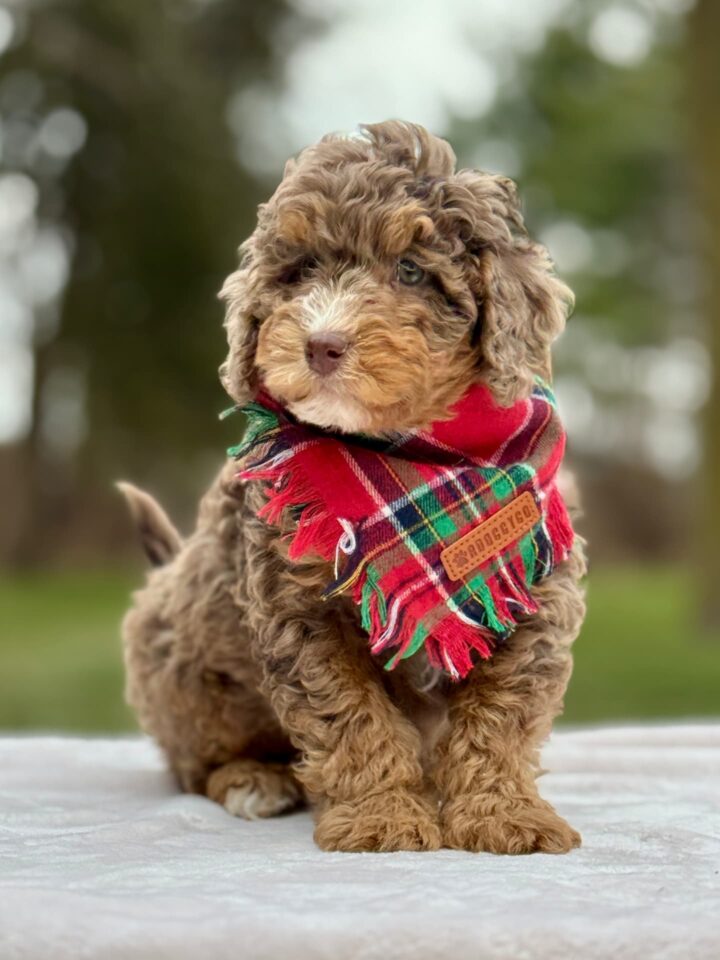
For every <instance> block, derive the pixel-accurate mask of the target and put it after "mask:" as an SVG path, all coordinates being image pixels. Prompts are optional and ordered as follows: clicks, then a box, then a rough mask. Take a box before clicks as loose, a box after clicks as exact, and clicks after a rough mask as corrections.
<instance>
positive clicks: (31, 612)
mask: <svg viewBox="0 0 720 960" xmlns="http://www.w3.org/2000/svg"><path fill="white" fill-rule="evenodd" d="M140 579H141V578H140V575H128V574H126V573H114V572H112V571H103V572H95V573H67V574H57V575H53V576H49V575H45V576H42V577H23V578H13V579H5V580H0V729H4V730H9V729H18V730H21V729H24V730H30V729H34V730H75V731H98V732H99V731H120V730H132V729H134V722H133V719H132V716H131V715H130V713H129V711H128V710H127V709H126V708H125V706H124V705H123V698H122V686H123V678H122V667H121V656H120V641H119V631H118V625H119V622H120V618H121V616H122V613H123V611H124V609H125V608H126V606H127V603H128V596H129V593H130V590H131V589H132V588H133V587H134V586H137V585H139V583H140ZM692 613H693V609H692V595H691V592H690V584H689V580H688V578H686V576H685V575H684V574H682V573H680V572H678V571H673V570H667V569H659V570H648V569H642V570H640V569H629V570H620V571H618V570H600V571H594V572H593V575H592V577H591V580H590V589H589V616H588V620H587V623H586V625H585V629H584V630H583V633H582V635H581V637H580V640H579V641H578V643H577V644H576V646H575V673H574V676H573V680H572V683H571V685H570V690H569V692H568V696H567V709H566V712H565V721H566V722H570V723H578V722H584V721H600V720H624V719H656V718H660V717H701V716H712V715H718V714H720V635H718V636H716V637H714V638H713V637H711V638H707V637H706V638H705V639H703V640H701V639H699V638H697V636H696V635H695V633H694V631H693V626H692V624H693V616H692Z"/></svg>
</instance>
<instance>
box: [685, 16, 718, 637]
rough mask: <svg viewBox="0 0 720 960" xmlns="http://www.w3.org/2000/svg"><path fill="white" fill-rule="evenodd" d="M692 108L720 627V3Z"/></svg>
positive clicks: (709, 557) (700, 29) (712, 548)
mask: <svg viewBox="0 0 720 960" xmlns="http://www.w3.org/2000/svg"><path fill="white" fill-rule="evenodd" d="M687 55H688V76H689V98H688V99H689V108H690V117H691V122H692V140H691V148H692V156H693V158H694V166H695V188H696V191H697V198H698V209H699V212H700V215H701V217H702V218H703V223H702V233H701V245H702V251H701V252H702V256H703V260H704V265H705V287H704V289H703V294H702V297H703V302H702V309H703V313H704V321H705V330H706V344H707V348H708V351H709V354H710V360H711V363H712V365H713V381H712V392H711V395H710V397H709V399H708V403H707V406H706V408H705V411H704V418H703V434H704V436H703V440H704V444H703V445H704V461H703V466H702V472H701V477H702V479H701V490H700V500H699V502H700V515H699V524H698V527H699V547H700V550H699V582H700V588H701V603H702V608H701V612H702V621H703V624H704V625H705V626H706V627H708V628H710V629H713V630H715V629H716V628H720V384H719V383H718V372H719V371H720V3H719V2H718V0H697V3H696V5H695V8H694V10H693V11H692V13H691V15H690V22H689V36H688V48H687Z"/></svg>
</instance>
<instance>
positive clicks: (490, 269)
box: [446, 170, 574, 406]
mask: <svg viewBox="0 0 720 960" xmlns="http://www.w3.org/2000/svg"><path fill="white" fill-rule="evenodd" d="M447 193H448V194H449V197H448V200H449V206H450V207H451V209H452V210H453V212H454V214H455V217H456V219H458V220H460V221H461V233H464V234H465V243H466V247H467V249H468V252H469V254H470V256H471V258H472V259H473V261H474V266H475V268H476V272H475V276H474V277H471V281H470V282H471V286H472V287H473V289H474V292H475V296H476V299H477V302H478V307H479V312H480V318H481V319H480V323H481V331H480V335H479V337H478V341H479V345H480V352H481V357H482V375H483V379H484V380H485V381H486V383H487V384H488V385H489V387H490V388H491V389H492V391H493V393H494V394H495V396H496V398H497V400H498V402H499V403H501V404H503V405H508V406H509V405H510V404H512V403H513V402H514V401H515V400H517V399H519V398H521V397H524V396H527V394H528V393H529V392H530V390H531V389H532V385H533V381H534V378H535V377H536V376H540V377H542V378H544V379H550V377H551V360H550V346H551V344H552V342H553V340H554V339H555V338H556V337H557V336H558V335H559V334H560V333H561V332H562V330H563V328H564V326H565V320H566V318H567V315H568V313H569V311H570V309H571V308H572V305H573V302H574V298H573V294H572V291H571V290H570V288H569V287H567V286H566V285H565V284H564V283H563V282H562V281H561V280H560V279H559V278H558V277H556V276H555V274H554V272H553V264H552V261H551V259H550V256H549V255H548V252H547V250H546V249H545V248H544V247H543V246H542V245H541V244H539V243H535V242H533V241H532V240H531V239H530V238H529V237H528V235H527V230H526V228H525V223H524V221H523V217H522V214H521V212H520V206H519V202H518V197H517V188H516V186H515V184H514V183H513V181H512V180H508V179H507V177H498V176H493V175H491V174H487V173H479V172H477V171H474V170H462V171H460V173H459V174H458V175H457V177H456V178H455V179H454V182H451V183H450V184H448V187H447ZM446 203H447V201H446Z"/></svg>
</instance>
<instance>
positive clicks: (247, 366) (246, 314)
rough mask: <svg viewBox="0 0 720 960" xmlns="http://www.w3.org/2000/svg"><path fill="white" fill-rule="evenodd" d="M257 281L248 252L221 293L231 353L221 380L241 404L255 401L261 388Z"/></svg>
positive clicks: (222, 367)
mask: <svg viewBox="0 0 720 960" xmlns="http://www.w3.org/2000/svg"><path fill="white" fill-rule="evenodd" d="M255 282H256V278H255V277H254V269H253V263H252V256H251V254H250V253H249V251H244V252H243V257H242V261H241V264H240V268H239V269H238V270H236V271H235V273H231V274H230V276H229V277H228V278H227V280H226V281H225V283H224V284H223V288H222V290H221V291H220V298H221V299H222V300H224V301H225V332H226V335H227V341H228V354H227V357H226V359H225V361H224V362H223V364H222V365H221V367H220V381H221V383H222V385H223V387H224V388H225V390H226V391H227V392H228V394H229V395H230V396H231V397H232V398H233V400H234V401H235V403H238V404H242V403H247V401H248V400H251V399H252V398H253V397H254V395H255V393H256V392H257V388H258V376H257V370H256V367H255V352H256V350H257V339H258V327H259V323H258V320H257V318H256V317H255V315H254V310H253V308H254V303H253V301H254V299H255V298H254V296H253V289H254V286H255Z"/></svg>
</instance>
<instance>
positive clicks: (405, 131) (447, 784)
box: [123, 121, 585, 854]
mask: <svg viewBox="0 0 720 960" xmlns="http://www.w3.org/2000/svg"><path fill="white" fill-rule="evenodd" d="M241 252H242V256H241V265H240V268H239V269H238V270H237V272H235V273H234V274H232V275H231V276H230V277H229V278H228V280H227V282H226V283H225V286H224V288H223V291H222V297H223V299H224V301H225V303H226V305H227V312H226V329H227V338H228V344H229V352H228V356H227V360H226V361H225V363H224V364H223V366H222V368H221V377H222V382H223V385H224V386H225V388H226V390H227V391H228V393H229V394H230V396H231V397H232V398H233V400H234V401H235V402H236V403H237V404H238V405H240V406H242V405H244V404H246V403H247V402H248V401H250V400H252V399H253V398H256V397H257V395H258V392H259V391H261V390H262V391H264V393H265V395H267V396H268V397H271V398H273V399H274V401H276V402H277V403H278V404H279V405H281V407H282V409H283V410H284V411H285V412H286V414H287V416H288V417H290V418H291V419H292V421H293V423H294V424H297V425H306V426H309V428H311V429H313V428H314V429H315V431H316V434H319V435H322V434H323V433H327V434H328V435H333V436H340V437H342V436H343V435H345V434H353V435H355V434H362V435H363V436H365V437H368V436H369V437H376V438H382V437H387V436H389V435H391V436H396V435H398V434H408V433H410V434H412V433H413V431H423V430H427V429H428V428H430V426H431V425H432V424H437V423H443V422H445V421H448V420H449V419H450V418H451V417H452V415H453V414H452V410H453V409H454V406H455V405H456V404H457V403H458V402H459V401H460V400H461V398H462V397H463V396H465V395H466V394H467V391H468V390H469V389H471V388H472V387H474V386H476V385H478V384H480V385H484V387H486V388H487V389H488V390H489V391H490V394H491V396H492V398H493V400H494V402H495V403H496V404H497V406H498V408H501V409H504V408H510V407H512V405H513V404H516V403H518V402H519V401H522V400H525V399H526V398H528V397H529V396H530V394H531V392H532V390H533V388H534V385H535V383H536V380H537V378H543V379H545V380H549V377H550V345H551V342H552V340H553V339H554V338H555V337H556V336H557V335H558V334H559V333H560V331H561V330H562V328H563V325H564V322H565V319H566V314H567V311H568V309H569V306H570V304H571V294H570V292H569V290H568V289H567V287H566V286H565V285H564V284H562V283H561V282H560V280H558V279H557V278H556V277H555V276H554V274H553V272H552V267H551V263H550V261H549V258H548V256H547V254H546V251H545V250H544V249H543V248H542V247H540V246H539V245H537V244H535V243H533V242H532V241H531V240H530V239H529V238H528V236H527V234H526V231H525V228H524V225H523V220H522V217H521V214H520V211H519V208H518V201H517V197H516V192H515V187H514V185H513V184H512V182H511V181H509V180H507V179H505V178H503V177H498V176H493V175H490V174H487V173H481V172H477V171H473V170H461V171H459V172H456V171H455V157H454V155H453V152H452V150H451V148H450V146H449V145H448V144H447V143H446V142H445V141H443V140H440V139H438V138H436V137H434V136H431V135H430V134H429V133H427V131H425V130H424V129H423V128H421V127H419V126H415V125H411V124H406V123H402V122H399V121H391V122H386V123H381V124H376V125H372V126H367V127H364V128H362V131H361V134H360V135H358V136H356V137H340V136H329V137H325V138H323V139H322V140H321V141H320V142H319V143H318V144H317V145H315V146H313V147H310V148H308V149H307V150H305V151H303V152H302V153H301V154H300V155H299V157H298V158H297V159H295V160H291V161H290V162H289V163H288V164H287V167H286V169H285V173H284V177H283V180H282V182H281V183H280V185H279V187H278V189H277V191H276V192H275V194H274V195H273V197H272V198H271V199H270V200H269V201H268V202H267V203H265V204H263V205H261V206H260V208H259V213H258V224H257V227H256V229H255V231H254V233H253V234H252V236H251V237H250V238H249V239H248V240H247V241H246V243H245V244H244V245H243V247H242V248H241ZM241 466H242V464H241ZM237 474H238V464H236V463H234V462H232V461H230V462H228V463H227V464H226V465H225V466H224V467H223V468H222V469H221V471H220V473H219V475H218V477H217V479H216V481H215V482H214V484H213V485H212V486H211V488H210V490H209V491H208V492H207V493H206V495H205V496H204V498H203V500H202V502H201V504H200V510H199V516H198V521H197V526H196V529H195V532H194V533H192V534H191V536H190V537H188V538H187V539H185V540H182V539H181V538H180V536H179V535H178V534H177V532H176V531H175V529H174V528H173V526H172V524H171V522H170V521H169V520H168V518H167V517H166V516H165V514H164V513H163V511H162V510H161V509H160V507H159V506H158V505H157V504H156V503H155V502H154V501H153V500H152V499H151V498H149V497H148V496H147V495H146V494H143V493H141V492H140V491H138V490H137V489H135V488H134V487H131V486H130V485H124V492H125V494H126V496H127V498H128V500H129V501H130V504H131V507H132V509H133V512H134V514H135V518H136V521H137V524H138V527H139V529H140V531H141V534H142V538H143V541H144V543H145V546H146V549H147V552H148V555H149V556H150V559H151V561H153V563H154V564H155V567H154V569H152V570H151V572H150V574H149V576H148V580H147V585H146V586H145V587H144V589H142V590H140V591H139V592H138V593H137V594H136V595H135V598H134V606H133V607H132V609H131V610H130V612H129V613H128V614H127V616H126V618H125V620H124V626H123V634H124V646H125V662H126V667H127V678H128V679H127V696H128V699H129V702H130V703H131V705H132V706H133V707H134V708H135V709H136V711H137V713H138V717H139V720H140V723H141V725H142V727H143V728H144V729H145V730H146V731H147V732H148V733H150V734H151V735H152V736H154V737H155V738H156V739H157V741H158V743H159V744H160V745H161V747H162V748H163V750H164V751H165V753H166V755H167V758H168V761H169V763H170V766H171V768H172V770H173V771H174V772H175V774H176V776H177V778H178V781H179V783H180V785H181V787H182V788H183V789H184V790H187V791H192V792H197V793H202V794H206V795H207V796H208V797H210V798H211V799H213V800H215V801H217V802H218V803H220V804H223V805H224V806H225V808H226V809H227V810H228V811H229V812H230V813H232V814H235V815H237V816H241V817H246V818H249V819H253V818H257V817H267V816H272V815H274V814H278V813H281V812H283V811H286V810H289V809H291V808H293V807H295V806H296V805H298V804H301V803H303V802H308V803H309V804H311V806H312V808H313V811H314V814H315V822H316V826H315V839H316V842H317V843H318V844H319V846H320V847H321V848H322V849H324V850H346V851H391V850H433V849H437V848H439V847H441V846H445V847H452V848H457V849H463V850H471V851H491V852H493V853H511V854H519V853H528V852H532V851H541V852H545V853H564V852H567V851H569V850H570V849H571V848H573V847H575V846H577V845H578V844H579V843H580V837H579V834H578V833H577V832H576V831H575V830H574V829H572V827H570V826H569V825H568V824H567V823H566V822H565V821H564V820H563V819H562V818H561V817H560V816H559V815H558V814H557V813H556V812H555V811H554V809H553V808H552V807H551V806H550V804H549V803H547V802H546V801H545V800H543V799H542V798H541V797H540V796H539V794H538V790H537V786H536V777H537V776H538V774H539V772H540V768H539V763H538V759H539V747H540V745H541V744H542V742H543V740H544V739H545V738H546V737H547V735H548V733H549V731H550V728H551V724H552V721H553V718H554V717H555V716H556V715H557V714H558V713H559V712H560V711H561V709H562V700H563V694H564V691H565V688H566V684H567V682H568V679H569V677H570V673H571V666H572V660H571V653H570V648H571V644H572V642H573V640H574V639H575V637H576V635H577V634H578V631H579V629H580V626H581V623H582V620H583V617H584V597H583V590H582V587H581V579H582V577H583V575H584V572H585V563H584V557H583V547H582V541H581V540H580V539H579V538H577V537H576V538H575V540H574V544H573V546H572V549H571V550H569V551H568V552H567V554H566V555H565V556H564V557H563V558H562V559H561V561H560V562H559V563H557V565H556V566H555V568H554V570H553V572H552V573H551V575H550V576H548V577H546V578H544V579H542V580H541V581H540V582H539V583H537V584H536V585H534V586H533V588H532V597H533V602H534V605H535V609H534V612H531V613H527V614H525V615H523V616H521V617H520V618H519V620H520V622H519V624H518V626H517V629H515V630H514V632H512V634H511V635H510V636H508V637H507V638H506V639H504V640H503V641H502V642H499V643H497V644H496V645H495V647H494V650H493V652H492V655H491V656H490V657H489V658H487V659H483V658H481V657H478V658H476V662H475V663H474V666H473V668H472V670H471V671H470V672H469V673H468V674H467V676H465V677H464V678H463V679H456V678H453V677H451V676H448V674H447V672H444V671H442V670H439V669H437V663H436V662H430V661H429V660H428V657H427V656H425V654H424V653H423V651H420V652H419V653H418V654H417V655H415V656H412V657H409V658H407V659H401V660H400V661H399V663H398V665H397V668H396V669H394V670H392V671H386V670H384V669H383V666H384V660H383V658H379V657H377V656H374V655H373V654H372V653H371V652H370V649H369V645H368V636H367V632H366V630H365V629H364V628H363V626H362V625H361V622H360V614H359V610H358V606H357V604H356V603H355V602H354V600H353V598H352V597H351V596H349V595H347V594H346V593H343V592H340V593H338V594H336V595H333V596H331V597H329V598H328V597H324V596H323V593H324V591H325V588H326V587H327V585H328V583H329V582H330V581H331V580H332V579H333V570H332V561H331V560H330V561H329V560H328V557H325V558H320V557H317V556H304V557H302V558H300V559H297V558H296V559H292V560H291V559H289V557H288V535H292V532H293V526H294V524H296V518H293V516H292V515H291V513H292V512H290V515H288V513H287V512H286V514H285V515H284V516H283V517H282V518H281V519H280V520H279V521H278V523H277V524H274V523H268V522H267V521H266V520H265V519H263V518H262V517H258V512H260V511H261V510H262V507H263V504H264V503H265V497H266V491H264V486H265V485H264V484H263V482H261V481H258V480H251V481H249V482H242V481H241V480H239V479H238V476H237ZM570 506H571V508H572V505H570ZM341 532H342V531H339V533H341Z"/></svg>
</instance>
